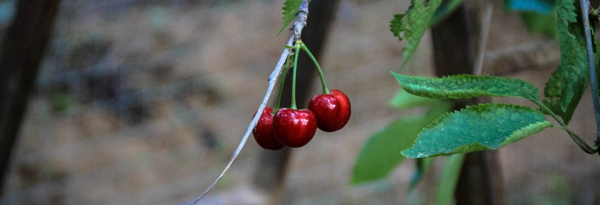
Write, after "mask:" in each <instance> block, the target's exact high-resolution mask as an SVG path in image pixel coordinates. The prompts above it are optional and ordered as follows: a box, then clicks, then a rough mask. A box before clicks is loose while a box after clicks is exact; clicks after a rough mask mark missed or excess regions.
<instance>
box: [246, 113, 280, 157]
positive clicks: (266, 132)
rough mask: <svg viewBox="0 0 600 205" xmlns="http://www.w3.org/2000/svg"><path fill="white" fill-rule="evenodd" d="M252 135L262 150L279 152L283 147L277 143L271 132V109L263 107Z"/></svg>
mask: <svg viewBox="0 0 600 205" xmlns="http://www.w3.org/2000/svg"><path fill="white" fill-rule="evenodd" d="M254 115H256V113H254ZM252 135H254V139H255V140H256V143H258V145H260V146H261V147H262V148H265V149H270V150H280V149H281V148H283V147H284V146H285V145H283V144H281V143H280V142H279V141H277V138H275V133H274V132H273V108H270V107H265V109H264V110H263V112H262V115H261V116H260V118H259V119H258V123H257V124H256V127H255V128H254V130H252Z"/></svg>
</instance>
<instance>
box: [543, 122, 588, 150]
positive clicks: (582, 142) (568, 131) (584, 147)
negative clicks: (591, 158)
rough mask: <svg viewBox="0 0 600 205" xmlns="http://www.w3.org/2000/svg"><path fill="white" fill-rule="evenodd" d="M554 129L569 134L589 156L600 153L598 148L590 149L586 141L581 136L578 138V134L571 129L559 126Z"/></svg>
mask: <svg viewBox="0 0 600 205" xmlns="http://www.w3.org/2000/svg"><path fill="white" fill-rule="evenodd" d="M553 127H556V128H559V129H562V130H564V131H566V132H567V133H569V136H571V138H573V141H575V143H576V144H577V145H578V146H579V147H580V148H581V149H582V150H583V151H584V152H586V153H588V154H594V153H596V152H598V146H596V147H595V148H592V147H590V146H589V145H588V144H587V143H585V141H583V140H582V139H581V138H580V137H579V136H577V134H575V133H574V132H573V131H571V130H570V129H569V128H567V127H564V126H559V125H554V126H553Z"/></svg>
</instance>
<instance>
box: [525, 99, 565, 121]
mask: <svg viewBox="0 0 600 205" xmlns="http://www.w3.org/2000/svg"><path fill="white" fill-rule="evenodd" d="M531 102H533V103H535V104H536V105H537V106H540V108H542V110H544V111H546V112H547V113H548V114H550V116H552V118H554V119H555V120H556V121H557V122H558V124H560V125H561V126H563V127H567V125H565V123H563V121H562V120H560V119H558V117H557V116H556V114H554V112H552V110H550V108H548V107H546V105H544V104H543V103H540V102H538V101H535V100H532V101H531Z"/></svg>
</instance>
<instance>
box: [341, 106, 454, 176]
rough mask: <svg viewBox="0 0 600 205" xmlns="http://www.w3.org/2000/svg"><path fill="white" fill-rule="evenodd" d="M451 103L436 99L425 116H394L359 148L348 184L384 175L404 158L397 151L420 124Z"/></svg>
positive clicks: (407, 144) (410, 140)
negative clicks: (391, 121)
mask: <svg viewBox="0 0 600 205" xmlns="http://www.w3.org/2000/svg"><path fill="white" fill-rule="evenodd" d="M451 108H452V104H450V103H447V102H442V101H438V102H436V103H434V104H433V105H432V107H431V108H430V109H429V111H428V112H427V114H426V115H425V117H417V118H415V117H412V118H404V119H398V120H396V121H394V122H393V123H392V124H390V125H388V126H387V127H385V128H384V129H382V130H380V131H379V132H377V133H375V134H374V135H373V136H372V137H371V138H370V139H369V140H368V141H367V143H365V146H364V147H363V148H362V150H361V152H360V154H359V155H358V159H357V161H356V165H355V166H354V170H353V173H352V181H351V183H352V184H359V183H363V182H369V181H374V180H379V179H383V178H385V177H386V176H387V175H388V174H389V173H390V172H391V171H392V170H393V169H394V168H395V167H396V166H398V164H399V163H400V162H402V161H403V160H404V159H405V157H404V156H402V154H401V153H400V151H402V150H404V149H406V148H409V147H410V146H411V145H412V144H413V142H414V141H415V139H416V138H417V134H419V132H420V131H421V130H422V129H423V127H424V126H425V125H427V124H429V123H431V122H432V121H433V120H435V119H437V118H438V117H440V116H441V115H443V114H444V113H446V112H448V111H450V110H451Z"/></svg>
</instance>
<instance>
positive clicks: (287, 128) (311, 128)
mask: <svg viewBox="0 0 600 205" xmlns="http://www.w3.org/2000/svg"><path fill="white" fill-rule="evenodd" d="M273 131H274V132H275V137H277V139H278V140H279V142H281V143H282V144H284V145H287V146H288V147H302V146H304V145H306V144H308V142H310V140H311V139H312V138H313V137H314V136H315V132H316V131H317V118H316V117H315V114H313V112H312V111H310V110H307V109H302V110H295V109H290V108H282V109H280V110H279V111H277V113H275V117H273Z"/></svg>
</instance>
